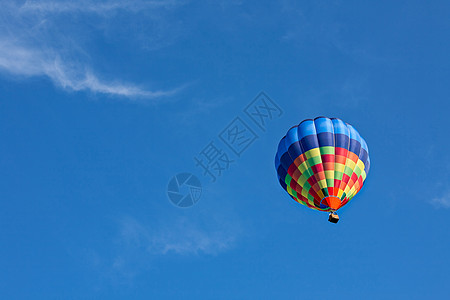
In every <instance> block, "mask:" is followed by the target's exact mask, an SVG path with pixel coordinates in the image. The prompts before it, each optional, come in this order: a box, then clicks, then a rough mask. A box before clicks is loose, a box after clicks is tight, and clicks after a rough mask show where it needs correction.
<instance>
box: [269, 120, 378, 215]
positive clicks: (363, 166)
mask: <svg viewBox="0 0 450 300" xmlns="http://www.w3.org/2000/svg"><path fill="white" fill-rule="evenodd" d="M275 168H276V170H277V174H278V180H279V182H280V184H281V186H282V187H283V189H285V190H286V191H287V192H288V193H289V195H290V196H291V197H292V198H293V199H294V200H295V201H297V202H299V203H300V204H303V205H305V206H308V207H309V208H312V209H315V210H318V211H324V212H329V218H328V220H329V221H330V222H332V223H337V222H338V221H339V216H338V215H337V213H336V211H337V210H338V209H339V208H341V207H343V206H344V205H346V204H347V203H348V202H349V201H350V200H351V199H352V198H353V197H354V196H355V195H356V194H357V193H358V192H359V191H360V190H361V188H362V186H363V184H364V180H365V179H366V176H367V174H368V172H369V168H370V159H369V149H368V147H367V144H366V141H365V140H364V139H363V138H362V137H361V136H360V135H359V133H358V131H356V129H355V128H353V126H352V125H350V124H347V123H344V122H343V121H342V120H340V119H336V118H332V119H329V118H326V117H318V118H315V119H314V120H312V119H307V120H304V121H302V122H301V123H300V124H299V125H297V126H294V127H292V128H291V129H289V131H288V132H287V133H286V135H285V136H284V137H283V138H282V139H281V141H280V143H279V145H278V151H277V154H276V156H275Z"/></svg>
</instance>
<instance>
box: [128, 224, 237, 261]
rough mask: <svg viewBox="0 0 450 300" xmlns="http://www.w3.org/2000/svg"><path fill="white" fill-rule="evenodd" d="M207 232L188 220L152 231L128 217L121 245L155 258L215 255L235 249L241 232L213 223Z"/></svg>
mask: <svg viewBox="0 0 450 300" xmlns="http://www.w3.org/2000/svg"><path fill="white" fill-rule="evenodd" d="M209 228H211V230H205V229H202V228H200V227H199V226H196V225H195V224H193V223H192V222H188V221H187V220H183V219H181V220H178V221H177V222H175V223H174V224H172V225H171V226H170V227H167V228H165V229H162V230H161V229H160V230H158V231H155V230H152V228H151V227H149V226H146V225H145V224H143V223H141V222H139V221H137V220H136V219H134V218H131V217H127V218H124V219H123V220H122V221H121V227H120V231H119V241H120V243H121V244H122V246H124V247H125V248H141V249H142V250H143V251H144V252H146V253H148V254H154V255H165V254H170V253H175V254H180V255H191V254H201V253H203V254H209V255H215V254H218V253H220V252H223V251H226V250H229V249H230V248H233V247H234V245H235V242H236V238H237V236H238V232H239V230H238V229H237V228H235V227H233V226H231V225H230V224H227V226H223V224H222V225H221V224H217V223H214V222H213V223H211V224H210V226H209Z"/></svg>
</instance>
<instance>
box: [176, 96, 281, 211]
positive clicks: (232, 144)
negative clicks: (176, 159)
mask: <svg viewBox="0 0 450 300" xmlns="http://www.w3.org/2000/svg"><path fill="white" fill-rule="evenodd" d="M282 114H283V111H282V109H281V108H280V107H279V106H278V105H277V104H276V103H275V102H274V101H273V100H272V99H270V98H269V96H267V94H266V93H264V92H260V93H259V94H258V95H257V96H256V98H255V99H253V100H252V101H251V102H250V103H249V104H248V105H247V106H246V107H245V108H244V109H243V110H242V112H240V113H239V114H238V115H237V116H236V117H235V118H234V119H233V120H232V121H231V122H230V123H229V124H228V125H227V126H226V127H225V128H224V129H223V130H221V131H220V133H219V134H218V135H217V138H214V139H212V140H211V141H210V142H209V143H208V144H206V146H205V147H203V149H202V150H201V151H200V152H199V153H198V154H197V155H196V156H194V161H195V166H196V167H197V168H200V169H201V172H202V175H203V176H204V177H207V178H209V179H210V181H211V182H216V181H217V179H218V177H220V176H222V174H223V173H224V172H225V171H226V170H228V169H229V168H230V166H231V165H232V163H233V162H235V161H236V160H237V159H239V158H240V157H241V156H242V154H243V153H244V152H245V151H246V150H247V149H248V148H250V146H251V145H252V144H253V143H254V142H255V141H256V140H257V139H258V138H259V135H260V134H264V133H265V132H266V130H267V126H268V125H269V124H270V122H271V121H273V120H275V119H277V118H279V117H281V115H282ZM250 120H251V121H250ZM188 175H189V176H188ZM179 176H181V177H180V178H178V177H179ZM187 178H188V179H189V180H190V181H192V182H195V184H194V183H191V184H190V185H188V186H189V192H185V193H182V192H180V186H182V185H183V183H185V182H187V180H188V179H187ZM194 178H195V180H194ZM191 189H192V190H191ZM201 191H202V190H201V184H200V180H199V179H198V178H197V177H195V176H194V175H192V174H191V173H181V174H178V175H177V176H175V177H173V178H172V179H171V180H170V182H169V191H168V195H169V199H170V201H172V203H174V204H175V205H176V206H179V207H189V206H192V205H194V204H195V203H197V201H198V200H199V199H200V196H201ZM194 193H195V195H194Z"/></svg>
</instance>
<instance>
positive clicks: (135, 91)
mask: <svg viewBox="0 0 450 300" xmlns="http://www.w3.org/2000/svg"><path fill="white" fill-rule="evenodd" d="M2 4H3V3H2ZM175 4H176V2H175V1H172V0H164V1H148V2H146V1H128V2H119V1H103V2H96V1H80V2H68V1H62V2H56V1H26V2H25V3H24V4H23V5H21V6H20V5H14V4H11V3H9V4H4V5H3V8H2V11H1V12H0V71H2V73H3V74H4V75H5V74H11V75H15V76H16V77H18V78H23V77H31V76H45V77H48V78H49V79H51V80H52V81H53V83H54V84H55V85H56V86H59V87H61V88H64V89H67V90H72V91H90V92H93V93H101V94H108V95H115V96H123V97H130V98H134V97H142V98H146V99H157V98H161V97H167V96H172V95H174V94H176V93H177V92H178V91H179V90H180V89H182V88H183V87H182V86H181V87H178V88H174V89H169V90H149V89H148V88H145V87H143V86H142V85H137V84H131V83H126V82H122V81H121V80H119V79H115V80H105V79H101V78H100V77H101V76H99V75H98V72H95V71H94V70H93V67H92V64H91V63H90V61H91V60H92V59H94V58H92V57H91V56H90V54H89V50H88V49H87V48H86V47H83V42H82V40H80V37H83V36H84V34H86V33H89V32H88V30H89V28H86V27H84V29H86V30H87V31H83V29H80V30H81V31H80V32H73V31H70V30H67V31H65V30H64V24H65V23H62V22H61V20H60V19H58V18H57V17H56V16H55V15H56V14H59V13H70V15H71V16H73V15H74V14H84V13H96V14H101V15H102V16H101V17H102V18H103V19H105V18H106V19H108V18H112V17H113V14H112V12H113V11H122V12H123V11H128V12H130V13H134V12H138V11H142V10H149V11H150V12H154V13H156V14H157V13H158V12H157V11H156V10H157V9H163V8H166V7H168V6H174V5H175ZM153 10H155V11H153ZM68 23H69V22H68ZM80 27H81V28H83V27H82V26H80ZM81 39H82V38H81ZM108 77H113V76H111V75H110V76H108Z"/></svg>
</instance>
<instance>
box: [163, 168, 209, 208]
mask: <svg viewBox="0 0 450 300" xmlns="http://www.w3.org/2000/svg"><path fill="white" fill-rule="evenodd" d="M201 195H202V184H201V182H200V180H199V179H198V178H197V177H196V176H195V175H193V174H191V173H180V174H177V175H175V176H173V177H172V179H170V181H169V184H168V185H167V196H169V200H170V201H171V202H172V203H173V204H174V205H175V206H178V207H190V206H192V205H194V204H195V203H197V202H198V200H199V199H200V196H201Z"/></svg>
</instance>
